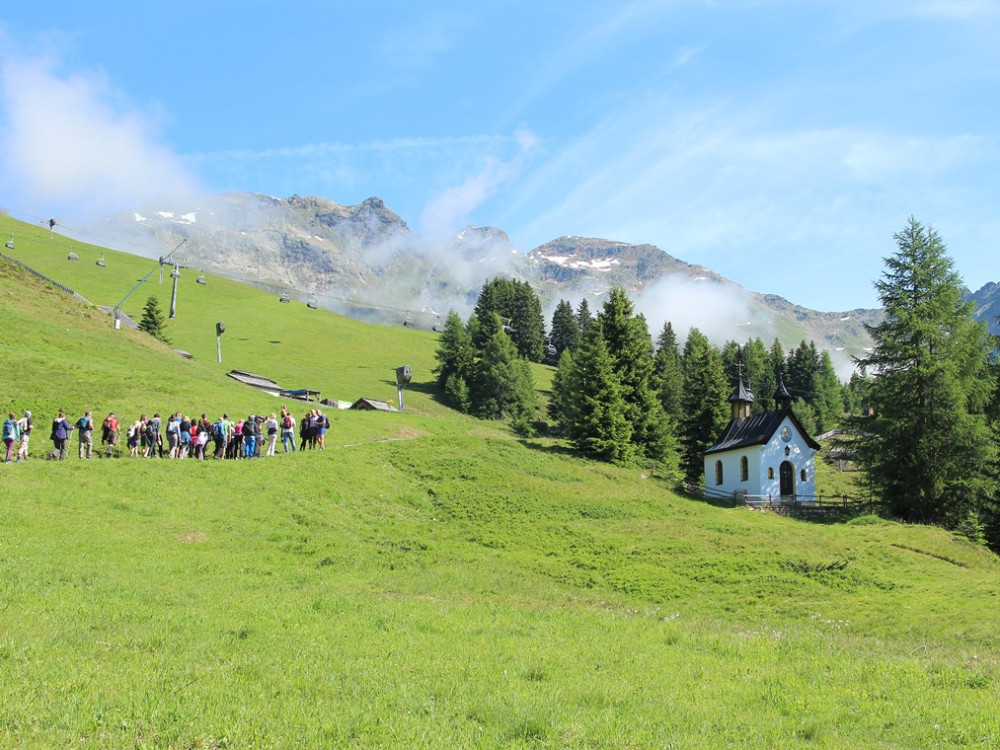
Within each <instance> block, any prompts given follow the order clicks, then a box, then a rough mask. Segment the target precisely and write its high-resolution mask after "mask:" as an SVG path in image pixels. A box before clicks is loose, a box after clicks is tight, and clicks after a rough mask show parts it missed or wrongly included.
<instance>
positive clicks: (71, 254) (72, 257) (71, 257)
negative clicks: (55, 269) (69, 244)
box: [66, 250, 80, 260]
mask: <svg viewBox="0 0 1000 750" xmlns="http://www.w3.org/2000/svg"><path fill="white" fill-rule="evenodd" d="M66 260H80V256H79V255H77V254H76V253H74V252H73V251H72V250H70V251H69V255H67V256H66Z"/></svg>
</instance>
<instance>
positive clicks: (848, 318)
mask: <svg viewBox="0 0 1000 750" xmlns="http://www.w3.org/2000/svg"><path fill="white" fill-rule="evenodd" d="M850 319H851V316H850V315H845V316H844V317H842V318H841V320H850Z"/></svg>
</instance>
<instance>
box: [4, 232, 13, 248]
mask: <svg viewBox="0 0 1000 750" xmlns="http://www.w3.org/2000/svg"><path fill="white" fill-rule="evenodd" d="M4 246H5V247H6V248H7V249H8V250H13V249H14V235H11V236H10V239H9V240H7V241H6V242H5V243H4Z"/></svg>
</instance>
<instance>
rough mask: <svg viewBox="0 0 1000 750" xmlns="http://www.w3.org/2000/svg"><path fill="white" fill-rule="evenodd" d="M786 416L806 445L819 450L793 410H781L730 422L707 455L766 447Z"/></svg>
mask: <svg viewBox="0 0 1000 750" xmlns="http://www.w3.org/2000/svg"><path fill="white" fill-rule="evenodd" d="M786 416H787V417H788V418H789V419H791V420H792V423H793V424H794V425H795V428H796V429H797V430H798V431H799V434H800V435H802V437H803V438H804V439H805V441H806V444H807V445H808V446H809V447H810V448H812V449H813V450H819V447H820V446H819V443H817V442H816V441H815V440H813V439H812V438H811V437H809V435H808V434H807V433H806V431H805V430H804V429H802V425H801V423H800V422H799V420H798V418H797V417H796V416H795V414H794V413H793V412H792V410H791V409H780V410H777V411H765V412H763V413H761V414H754V415H752V416H749V417H737V418H736V419H731V420H729V424H727V425H726V429H724V430H723V431H722V435H721V436H720V437H719V439H718V440H717V441H716V442H715V445H713V446H712V447H711V448H709V449H708V450H706V451H705V455H708V454H709V453H723V452H725V451H732V450H737V449H739V448H748V447H750V446H754V445H765V444H767V442H768V441H770V439H771V437H772V436H773V435H774V432H775V430H777V429H778V427H779V426H780V425H781V423H782V422H783V421H784V419H785V417H786Z"/></svg>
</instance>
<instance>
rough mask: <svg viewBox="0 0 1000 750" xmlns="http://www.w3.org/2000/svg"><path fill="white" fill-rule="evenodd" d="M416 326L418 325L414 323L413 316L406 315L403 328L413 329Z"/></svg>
mask: <svg viewBox="0 0 1000 750" xmlns="http://www.w3.org/2000/svg"><path fill="white" fill-rule="evenodd" d="M415 325H416V323H414V322H413V316H412V315H410V313H406V317H405V318H403V327H404V328H412V327H413V326H415Z"/></svg>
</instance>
